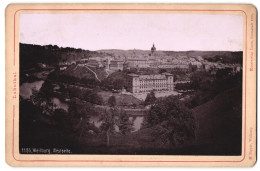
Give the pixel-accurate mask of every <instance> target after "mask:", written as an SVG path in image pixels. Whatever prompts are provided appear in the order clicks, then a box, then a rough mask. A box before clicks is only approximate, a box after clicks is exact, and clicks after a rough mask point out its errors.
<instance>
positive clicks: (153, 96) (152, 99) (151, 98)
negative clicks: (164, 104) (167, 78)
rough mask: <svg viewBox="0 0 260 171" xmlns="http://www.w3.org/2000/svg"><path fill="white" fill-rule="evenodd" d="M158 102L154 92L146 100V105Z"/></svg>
mask: <svg viewBox="0 0 260 171" xmlns="http://www.w3.org/2000/svg"><path fill="white" fill-rule="evenodd" d="M155 101H156V97H155V93H154V90H152V91H151V92H150V93H148V94H147V96H146V99H145V101H144V104H145V105H150V104H153V103H154V102H155Z"/></svg>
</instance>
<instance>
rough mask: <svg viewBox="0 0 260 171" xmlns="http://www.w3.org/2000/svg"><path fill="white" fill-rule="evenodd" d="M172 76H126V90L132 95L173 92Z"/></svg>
mask: <svg viewBox="0 0 260 171" xmlns="http://www.w3.org/2000/svg"><path fill="white" fill-rule="evenodd" d="M173 87H174V86H173V75H172V74H169V73H164V74H156V75H137V74H128V86H127V90H128V91H129V92H132V93H144V92H150V91H152V90H154V91H173Z"/></svg>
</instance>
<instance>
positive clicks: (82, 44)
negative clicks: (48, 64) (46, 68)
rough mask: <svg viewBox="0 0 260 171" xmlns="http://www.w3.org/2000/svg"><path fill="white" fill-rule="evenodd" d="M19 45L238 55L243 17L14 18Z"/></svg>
mask: <svg viewBox="0 0 260 171" xmlns="http://www.w3.org/2000/svg"><path fill="white" fill-rule="evenodd" d="M20 42H21V43H27V44H38V45H49V44H52V45H58V46H59V47H74V48H82V49H87V50H100V49H124V50H128V49H142V50H149V49H150V48H151V46H152V44H153V43H154V44H155V46H156V48H157V50H172V51H186V50H205V51H211V50H212V51H218V50H219V51H242V50H243V16H240V15H213V14H212V15H202V14H192V15H191V14H136V13H135V14H133V13H132V14H122V13H121V14H116V13H113V14H112V13H102V14H100V13H99V14H98V13H80V14H79V13H74V14H73V13H70V14H68V13H67V14H65V13H64V14H46V13H44V14H42V13H38V14H37V13H36V14H35V13H34V14H33V13H32V14H20Z"/></svg>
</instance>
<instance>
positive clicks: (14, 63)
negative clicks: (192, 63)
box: [12, 9, 247, 163]
mask: <svg viewBox="0 0 260 171" xmlns="http://www.w3.org/2000/svg"><path fill="white" fill-rule="evenodd" d="M37 10H39V11H55V10H57V11H184V12H185V11H195V12H196V11H197V12H203V11H204V12H206V11H208V12H210V11H215V12H218V11H219V12H220V11H230V12H243V13H244V14H245V26H246V27H245V30H244V32H245V33H246V34H245V40H244V41H245V52H243V54H245V92H244V93H245V96H244V97H245V116H244V117H245V118H244V124H243V125H244V156H243V158H242V159H241V160H239V161H216V160H215V161H201V160H198V161H196V160H195V161H176V160H175V161H170V160H169V161H151V160H150V161H134V160H126V161H124V160H118V161H115V160H19V159H16V158H15V155H14V128H15V123H14V122H15V112H16V110H15V109H16V106H15V105H13V138H12V157H13V158H14V160H16V161H19V162H144V163H145V162H188V163H189V162H190V163H192V162H242V161H243V160H244V159H245V157H246V70H247V14H246V12H245V11H244V10H203V9H201V10H200V9H194V10H192V9H19V10H16V11H15V13H14V58H13V66H15V65H16V58H15V55H16V51H15V43H16V40H15V33H16V26H15V19H16V14H17V13H18V12H20V11H37ZM86 155H87V154H86Z"/></svg>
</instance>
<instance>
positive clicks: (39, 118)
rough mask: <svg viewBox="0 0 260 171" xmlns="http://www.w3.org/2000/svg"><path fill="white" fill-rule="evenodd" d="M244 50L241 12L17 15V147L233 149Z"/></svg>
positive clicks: (35, 150) (237, 147) (65, 150)
mask: <svg viewBox="0 0 260 171" xmlns="http://www.w3.org/2000/svg"><path fill="white" fill-rule="evenodd" d="M242 50H243V17H242V16H234V15H194V14H193V15H189V14H188V15H187V14H105V13H103V14H37V13H36V14H21V15H20V45H19V51H20V53H19V55H20V78H19V80H20V82H19V84H20V94H19V99H20V101H19V103H20V109H19V112H20V113H19V116H20V120H19V123H20V125H19V131H20V134H19V148H20V153H22V154H60V153H62V154H134V155H140V154H142V155H155V154H156V155H241V149H242V147H241V142H242V138H241V137H242V129H241V128H242V66H243V63H242V61H243V59H242V57H243V51H242ZM231 123H232V124H231Z"/></svg>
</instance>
